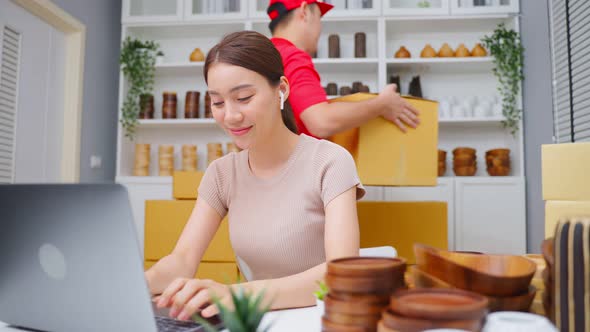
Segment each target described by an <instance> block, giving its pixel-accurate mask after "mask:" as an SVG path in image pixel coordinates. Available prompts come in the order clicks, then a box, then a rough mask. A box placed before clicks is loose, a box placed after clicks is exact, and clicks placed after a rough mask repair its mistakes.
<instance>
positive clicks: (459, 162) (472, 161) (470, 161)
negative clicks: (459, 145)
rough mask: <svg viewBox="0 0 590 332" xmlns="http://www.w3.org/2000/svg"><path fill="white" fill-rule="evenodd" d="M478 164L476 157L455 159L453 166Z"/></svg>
mask: <svg viewBox="0 0 590 332" xmlns="http://www.w3.org/2000/svg"><path fill="white" fill-rule="evenodd" d="M471 166H477V161H476V160H475V159H463V160H453V167H471Z"/></svg>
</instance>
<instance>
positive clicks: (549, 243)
mask: <svg viewBox="0 0 590 332" xmlns="http://www.w3.org/2000/svg"><path fill="white" fill-rule="evenodd" d="M541 253H542V254H543V258H544V259H545V263H546V264H547V267H550V268H552V267H553V265H555V258H554V251H553V238H552V237H551V238H548V239H545V240H544V241H543V242H542V243H541Z"/></svg>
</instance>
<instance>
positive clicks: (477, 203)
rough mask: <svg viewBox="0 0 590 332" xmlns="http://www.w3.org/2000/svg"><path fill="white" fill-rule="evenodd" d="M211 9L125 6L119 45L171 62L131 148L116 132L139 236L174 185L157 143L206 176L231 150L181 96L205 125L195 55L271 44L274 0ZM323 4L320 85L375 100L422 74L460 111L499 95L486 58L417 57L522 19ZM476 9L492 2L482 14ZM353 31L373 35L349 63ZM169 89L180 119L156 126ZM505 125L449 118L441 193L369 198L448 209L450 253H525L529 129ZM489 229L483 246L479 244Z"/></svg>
mask: <svg viewBox="0 0 590 332" xmlns="http://www.w3.org/2000/svg"><path fill="white" fill-rule="evenodd" d="M215 1H217V2H218V3H219V6H220V7H216V11H217V12H215V13H208V12H207V8H210V6H209V5H211V3H210V0H170V1H161V0H123V7H122V9H123V13H122V22H123V26H122V38H125V37H126V36H133V37H138V38H142V39H145V40H148V39H149V40H154V41H156V42H158V43H159V44H160V45H161V48H162V49H163V51H164V53H165V57H164V61H163V62H162V63H160V64H158V65H157V66H156V81H155V87H154V88H155V91H154V92H155V93H154V99H155V104H154V106H155V110H156V114H155V119H153V120H141V121H140V124H139V127H138V128H137V135H136V138H135V141H130V140H128V139H127V138H125V136H124V132H123V130H122V128H121V127H120V126H119V135H118V136H119V137H118V152H117V182H119V183H122V184H125V185H126V186H127V187H128V188H129V190H130V193H131V200H132V204H133V209H134V213H135V218H136V224H137V228H138V231H139V235H140V238H143V220H144V219H143V218H144V214H143V209H144V202H145V200H146V199H171V198H172V188H171V185H172V184H171V183H172V181H171V178H170V177H158V176H155V175H156V174H157V161H158V157H157V145H159V144H174V145H175V146H176V150H175V151H176V155H175V157H176V160H175V163H176V166H177V168H180V163H181V160H180V159H181V155H180V146H181V145H182V144H196V145H197V146H198V159H199V168H200V169H204V168H205V161H206V159H207V156H206V151H207V149H206V144H207V143H208V142H222V143H226V142H229V138H228V137H227V136H226V135H225V134H224V133H223V131H222V130H221V129H219V127H218V126H217V125H216V124H215V122H214V121H213V120H212V119H203V118H201V119H184V118H183V117H184V97H185V93H186V91H190V90H196V91H199V92H201V100H200V104H201V105H200V108H201V109H200V114H201V117H203V113H204V109H203V103H204V100H203V98H204V93H205V91H206V85H205V82H204V79H203V74H202V71H203V63H202V62H201V63H198V62H197V63H195V62H189V59H188V58H189V55H190V53H191V52H192V51H193V50H194V49H195V48H196V47H198V48H200V49H201V50H202V51H203V52H204V53H206V52H208V51H209V49H210V48H211V47H212V46H213V45H214V44H216V43H217V42H218V41H219V40H220V39H221V38H222V37H223V36H224V35H226V34H227V33H230V32H234V31H239V30H244V29H250V30H255V31H258V32H260V33H263V34H264V35H266V36H269V37H270V32H269V30H268V18H267V16H266V6H267V5H268V0H215ZM327 2H332V3H333V4H334V5H335V6H336V8H335V9H334V10H333V11H331V12H330V13H329V14H328V15H327V16H326V17H325V18H323V20H322V22H323V31H322V35H321V37H320V41H319V45H318V52H317V58H315V59H314V60H313V61H314V64H315V66H316V68H317V70H318V71H319V73H320V75H321V78H322V85H324V86H326V85H327V84H328V83H330V82H334V83H336V84H337V85H338V87H339V88H340V87H341V86H344V85H348V86H351V85H352V83H353V81H361V82H362V83H363V84H365V85H367V86H369V88H370V91H371V92H378V91H380V90H381V89H382V88H383V87H384V86H385V85H386V84H387V83H388V82H389V80H390V77H391V76H399V77H400V82H401V84H400V87H401V92H402V94H405V93H407V92H408V89H407V88H408V84H409V82H410V80H411V79H412V77H414V76H420V80H421V87H422V91H423V95H424V97H426V98H429V99H438V100H440V99H441V98H454V99H456V100H458V103H460V102H459V101H460V100H462V99H466V98H470V97H472V96H478V97H480V98H479V99H478V100H483V99H484V98H488V97H490V96H492V95H495V94H496V86H497V81H496V79H495V77H494V76H493V74H492V68H493V59H492V58H491V57H489V56H487V57H466V58H420V52H421V50H422V48H423V47H424V46H425V45H426V44H430V45H432V47H433V48H434V49H435V50H438V49H439V48H440V47H441V46H442V45H443V44H444V43H448V44H449V45H450V46H451V47H452V48H453V49H455V48H456V47H457V46H458V45H459V44H461V43H463V44H465V45H466V47H467V48H469V49H470V50H471V49H472V48H473V46H474V45H475V44H476V43H478V42H479V41H480V39H481V38H482V37H483V36H484V35H487V34H491V33H492V32H493V30H494V28H495V27H496V26H497V25H498V24H499V23H505V24H506V25H507V26H508V27H511V28H514V29H515V30H517V31H518V30H519V27H518V17H517V16H516V15H515V14H517V13H518V10H519V9H518V1H517V0H481V1H480V0H429V1H428V3H430V7H429V8H419V7H418V3H419V2H420V1H419V0H382V1H381V0H358V1H357V0H354V1H352V0H348V3H349V5H351V6H357V7H358V6H361V7H362V6H365V7H367V8H357V9H351V8H345V4H346V1H344V0H332V1H327ZM476 3H477V4H481V3H483V4H485V5H483V6H476V5H475V4H476ZM470 4H471V5H470ZM207 6H209V7H207ZM224 6H225V7H224ZM220 8H221V11H222V12H219V10H220ZM224 8H225V9H224ZM230 8H231V10H230ZM224 10H225V12H223V11H224ZM356 32H364V33H365V34H366V51H367V52H366V53H367V57H366V58H355V57H354V34H355V33H356ZM330 34H338V35H339V37H340V47H341V49H340V55H341V58H338V59H332V58H328V36H329V35H330ZM401 46H404V47H406V48H407V49H408V50H409V51H410V53H411V55H412V57H411V58H409V59H397V58H394V57H393V55H394V54H395V52H396V51H397V50H398V49H399V47H401ZM120 82H121V84H120V95H119V101H120V104H121V103H122V100H123V99H124V96H125V94H126V91H127V83H126V82H125V79H124V77H123V76H122V74H121V79H120ZM164 91H175V92H176V93H177V96H178V104H177V106H178V108H177V114H178V119H161V109H162V93H163V92H164ZM474 107H475V106H474ZM501 121H502V118H501V117H500V116H497V115H492V113H490V114H488V116H455V117H450V114H446V115H445V116H442V117H441V118H440V122H439V148H440V149H443V150H446V151H447V172H446V174H445V175H444V176H443V177H440V178H439V184H438V186H436V187H404V188H380V187H371V188H369V194H368V195H367V199H371V200H406V201H407V200H441V201H446V202H447V203H448V217H449V246H450V248H454V249H457V250H475V251H487V252H505V251H509V252H514V253H524V251H525V249H526V242H525V238H526V237H525V236H524V235H523V232H524V227H525V226H524V225H525V224H526V221H525V217H524V216H525V195H524V186H525V185H524V183H525V177H524V161H523V143H522V142H523V138H522V130H521V131H519V132H518V134H517V135H516V136H515V137H514V136H512V135H511V134H510V133H509V132H507V131H506V130H505V129H504V128H503V127H502V125H501ZM521 128H522V124H521ZM135 143H150V144H152V152H151V153H152V154H151V160H152V163H151V169H150V174H152V175H154V176H150V177H135V176H132V168H133V163H134V160H133V159H134V144H135ZM224 145H225V144H224ZM458 146H470V147H473V148H475V149H476V150H477V165H478V171H477V174H476V176H474V177H456V176H454V175H453V174H452V172H453V171H452V150H453V149H454V148H455V147H458ZM499 147H507V148H510V149H511V159H512V174H511V176H509V177H491V176H489V175H487V173H486V170H485V160H484V156H485V151H487V150H488V149H492V148H499ZM224 149H225V146H224ZM484 231H485V233H486V234H487V238H486V241H479V240H478V239H480V236H483V233H482V232H484Z"/></svg>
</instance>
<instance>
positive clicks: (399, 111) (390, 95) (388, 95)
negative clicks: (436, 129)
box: [377, 84, 420, 133]
mask: <svg viewBox="0 0 590 332" xmlns="http://www.w3.org/2000/svg"><path fill="white" fill-rule="evenodd" d="M377 98H378V99H379V100H380V102H381V104H382V111H381V116H382V117H384V118H385V119H387V120H389V121H391V122H393V123H394V124H395V125H396V126H398V127H399V129H400V130H401V131H403V132H404V133H405V132H407V128H406V125H408V126H410V127H412V128H416V127H417V126H418V125H419V124H420V119H419V118H418V115H419V114H420V112H419V111H418V110H417V109H416V108H414V107H413V106H412V105H410V103H408V102H407V101H406V100H404V99H403V98H402V97H401V96H400V94H399V93H397V92H396V85H395V84H389V85H387V86H386V87H385V88H384V89H383V90H382V91H381V92H380V93H379V96H378V97H377Z"/></svg>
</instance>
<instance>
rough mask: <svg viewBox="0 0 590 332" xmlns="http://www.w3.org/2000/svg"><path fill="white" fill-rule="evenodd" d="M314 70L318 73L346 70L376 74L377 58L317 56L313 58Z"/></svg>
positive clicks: (337, 72)
mask: <svg viewBox="0 0 590 332" xmlns="http://www.w3.org/2000/svg"><path fill="white" fill-rule="evenodd" d="M313 63H314V65H315V67H316V70H317V71H318V72H320V75H322V74H325V73H336V74H340V73H343V72H348V73H352V74H363V75H366V74H377V69H378V67H379V60H378V59H377V58H339V59H330V58H319V59H313Z"/></svg>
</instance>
